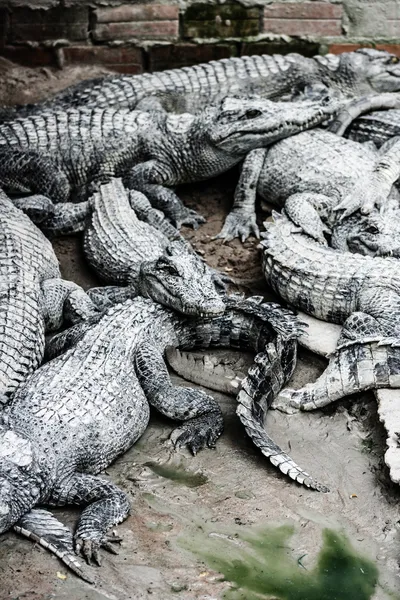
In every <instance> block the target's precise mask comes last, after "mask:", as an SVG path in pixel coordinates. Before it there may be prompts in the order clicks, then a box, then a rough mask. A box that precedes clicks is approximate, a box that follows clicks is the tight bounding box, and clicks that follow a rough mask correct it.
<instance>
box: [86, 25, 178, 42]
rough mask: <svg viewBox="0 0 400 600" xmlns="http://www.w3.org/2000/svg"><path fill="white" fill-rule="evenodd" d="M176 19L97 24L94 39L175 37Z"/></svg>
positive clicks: (176, 29) (160, 38)
mask: <svg viewBox="0 0 400 600" xmlns="http://www.w3.org/2000/svg"><path fill="white" fill-rule="evenodd" d="M178 33H179V22H178V21H140V22H138V23H107V24H99V25H97V26H96V27H95V29H94V31H93V39H94V40H96V41H109V40H129V39H131V38H145V39H158V40H162V39H170V38H177V37H178Z"/></svg>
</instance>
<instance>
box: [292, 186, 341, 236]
mask: <svg viewBox="0 0 400 600" xmlns="http://www.w3.org/2000/svg"><path fill="white" fill-rule="evenodd" d="M331 207H332V200H331V198H329V197H328V196H325V195H324V194H313V193H307V192H304V193H301V194H293V195H292V196H289V198H287V200H286V201H285V209H284V211H285V213H286V215H287V216H288V217H289V218H290V219H291V220H292V221H293V223H294V224H295V225H297V226H298V227H301V229H302V230H303V231H304V233H306V234H307V235H309V236H310V237H311V238H313V239H315V240H317V242H320V243H321V244H324V245H325V246H326V245H327V242H326V239H325V235H324V234H325V233H330V229H329V227H327V225H326V224H325V223H324V221H328V219H329V217H330V209H331ZM321 217H322V218H321ZM323 219H324V221H323Z"/></svg>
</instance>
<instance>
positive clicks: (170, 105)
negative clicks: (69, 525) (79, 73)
mask: <svg viewBox="0 0 400 600" xmlns="http://www.w3.org/2000/svg"><path fill="white" fill-rule="evenodd" d="M398 61H399V59H398V58H397V57H396V56H394V55H393V54H389V53H387V52H384V51H379V50H373V49H369V48H363V49H361V50H357V51H355V52H350V53H347V52H345V53H343V54H341V55H340V56H335V55H332V54H327V55H326V56H315V57H314V58H306V57H304V56H300V55H299V54H288V55H286V56H280V55H274V56H268V55H262V56H243V57H241V58H228V59H223V60H218V61H211V62H209V63H207V64H200V65H196V66H193V67H184V68H182V69H173V70H169V71H164V72H161V73H151V74H147V73H146V74H144V75H134V76H131V75H111V76H109V77H102V78H97V79H93V80H91V81H84V82H82V83H79V84H78V85H76V86H73V87H70V88H67V89H66V90H64V91H63V92H61V93H59V94H57V95H56V96H55V97H54V98H52V99H50V100H46V101H45V102H43V103H42V104H39V105H37V106H27V107H21V108H20V110H19V112H20V113H21V114H29V112H35V111H36V112H37V111H41V110H43V109H47V108H49V107H52V108H54V107H65V108H70V107H72V106H73V107H78V106H87V107H90V108H108V107H115V108H129V109H131V110H132V109H137V108H140V109H142V110H143V109H147V108H152V109H154V108H163V109H164V110H168V111H173V112H198V111H199V110H202V109H203V108H204V106H207V105H208V104H211V103H215V102H218V101H219V100H220V99H221V98H223V97H224V96H226V95H228V94H235V95H240V96H245V97H246V96H248V95H249V93H251V94H258V95H261V96H263V97H265V98H274V99H278V98H281V97H282V96H285V95H290V94H292V92H293V90H294V89H302V88H304V87H305V86H306V85H310V84H313V83H318V82H321V81H322V82H323V83H324V84H325V85H327V86H328V87H329V88H331V89H333V90H337V91H339V92H340V93H341V94H344V95H347V96H358V95H363V94H366V93H371V92H394V91H398V90H400V68H399V65H398ZM11 115H12V112H10V115H9V116H11ZM3 118H7V115H4V116H3Z"/></svg>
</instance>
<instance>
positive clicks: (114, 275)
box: [83, 179, 225, 316]
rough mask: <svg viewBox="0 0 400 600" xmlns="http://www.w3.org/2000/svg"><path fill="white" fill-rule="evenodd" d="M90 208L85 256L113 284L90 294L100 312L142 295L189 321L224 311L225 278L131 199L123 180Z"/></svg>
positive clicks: (103, 189) (139, 199)
mask: <svg viewBox="0 0 400 600" xmlns="http://www.w3.org/2000/svg"><path fill="white" fill-rule="evenodd" d="M88 204H90V207H91V214H90V216H89V217H87V221H88V222H87V225H86V228H85V233H84V242H83V247H84V254H85V257H86V259H87V261H88V263H89V264H90V265H91V267H92V268H93V269H94V270H95V271H96V273H97V275H99V276H100V278H101V279H102V280H103V281H104V282H105V283H107V284H114V285H110V286H106V287H103V288H98V289H92V290H90V291H89V295H90V297H91V298H92V299H93V300H94V301H95V303H96V304H97V305H98V306H100V305H101V306H102V307H105V306H106V305H107V302H108V301H111V302H116V300H118V301H122V300H124V299H126V298H128V297H133V296H135V295H137V294H140V295H141V296H144V297H145V298H151V299H152V300H154V301H155V302H159V303H160V304H163V305H164V306H169V307H170V308H173V309H174V310H177V311H179V312H181V313H183V314H186V315H188V314H194V315H199V316H204V315H214V314H215V315H216V314H219V313H222V312H223V311H224V308H225V305H224V302H223V301H222V299H221V296H220V293H219V291H218V290H217V287H216V283H218V284H219V285H220V286H221V285H222V283H221V276H219V278H218V275H217V273H216V272H212V271H211V270H210V269H209V268H208V267H207V265H206V264H205V262H204V261H203V260H202V259H201V258H200V257H199V256H197V255H196V254H195V253H194V250H193V249H192V248H191V246H190V245H189V244H188V243H187V242H185V240H184V239H183V238H182V237H181V236H180V235H179V233H178V231H177V230H176V229H175V228H174V227H173V226H172V225H171V224H170V223H169V222H168V221H167V220H166V219H165V218H164V217H163V215H162V213H160V212H159V211H157V210H155V209H153V208H152V207H151V205H150V203H149V202H148V200H147V199H146V197H145V196H144V195H143V194H142V193H141V192H136V191H131V192H130V193H129V195H128V191H127V190H125V188H124V186H123V184H122V181H121V179H111V180H110V181H109V182H108V183H106V184H103V185H101V186H100V189H99V191H98V192H96V193H95V194H94V195H93V196H92V197H91V198H90V200H89V202H88ZM133 209H134V210H133ZM118 286H119V287H118Z"/></svg>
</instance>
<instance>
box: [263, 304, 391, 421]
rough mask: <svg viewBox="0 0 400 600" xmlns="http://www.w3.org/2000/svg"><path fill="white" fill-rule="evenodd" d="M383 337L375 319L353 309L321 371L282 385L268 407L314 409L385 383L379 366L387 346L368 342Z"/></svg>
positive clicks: (386, 360) (386, 353)
mask: <svg viewBox="0 0 400 600" xmlns="http://www.w3.org/2000/svg"><path fill="white" fill-rule="evenodd" d="M383 339H384V336H383V335H382V329H381V325H380V323H379V321H378V320H377V319H375V318H374V317H372V316H371V315H368V314H365V313H361V312H356V313H353V314H352V315H351V316H350V317H349V318H348V319H347V320H346V322H345V324H344V325H343V329H342V333H341V335H340V338H339V340H338V344H337V349H336V351H335V353H334V354H333V355H332V356H331V358H330V360H329V364H328V366H327V368H326V369H325V371H324V372H323V373H322V375H321V376H320V377H319V378H318V379H317V380H316V381H315V382H314V383H308V384H307V385H305V386H304V387H302V388H300V389H298V390H293V389H290V388H285V389H283V390H282V391H281V392H280V394H279V395H278V396H277V397H276V399H275V400H274V402H273V404H272V408H276V409H278V410H281V411H282V412H287V413H293V412H296V411H297V410H304V411H309V410H316V409H318V408H322V407H323V406H327V405H328V404H331V403H332V402H336V401H337V400H340V399H341V398H344V397H346V396H350V395H352V394H355V393H357V392H361V391H365V390H369V389H371V388H378V387H383V386H386V385H389V382H388V380H387V377H386V375H385V369H384V368H383V369H382V368H380V365H387V364H388V350H387V347H386V346H376V347H374V349H373V350H372V349H371V344H370V342H371V341H373V342H375V343H376V342H379V340H383Z"/></svg>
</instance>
